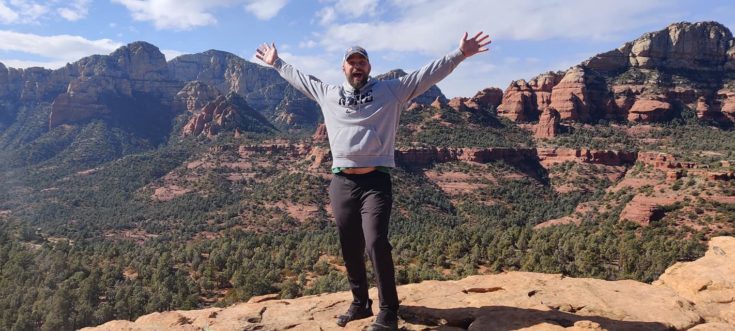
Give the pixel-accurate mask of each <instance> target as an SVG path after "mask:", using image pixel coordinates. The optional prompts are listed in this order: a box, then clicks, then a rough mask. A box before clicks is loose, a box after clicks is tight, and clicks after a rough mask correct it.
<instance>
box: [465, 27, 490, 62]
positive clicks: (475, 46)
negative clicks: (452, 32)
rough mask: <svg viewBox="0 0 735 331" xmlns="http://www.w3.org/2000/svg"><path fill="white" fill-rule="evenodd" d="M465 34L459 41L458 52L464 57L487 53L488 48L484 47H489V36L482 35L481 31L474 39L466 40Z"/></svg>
mask: <svg viewBox="0 0 735 331" xmlns="http://www.w3.org/2000/svg"><path fill="white" fill-rule="evenodd" d="M467 36H468V35H467V32H465V33H464V36H463V37H462V39H460V40H459V50H460V51H462V54H464V56H466V57H470V56H472V55H475V54H477V53H482V52H487V51H488V48H487V47H485V46H487V45H490V43H491V42H492V41H491V40H490V39H489V38H490V36H489V35H487V34H484V33H483V32H482V31H480V32H478V33H477V34H476V35H475V36H474V37H472V38H470V39H467Z"/></svg>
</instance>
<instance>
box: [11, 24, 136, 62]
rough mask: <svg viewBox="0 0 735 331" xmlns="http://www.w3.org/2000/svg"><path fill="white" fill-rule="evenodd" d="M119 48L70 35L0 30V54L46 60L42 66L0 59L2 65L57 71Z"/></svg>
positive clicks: (112, 43)
mask: <svg viewBox="0 0 735 331" xmlns="http://www.w3.org/2000/svg"><path fill="white" fill-rule="evenodd" d="M120 46H122V44H121V43H119V42H116V41H113V40H110V39H98V40H89V39H85V38H83V37H80V36H72V35H55V36H40V35H35V34H28V33H18V32H13V31H7V30H0V51H5V52H22V53H27V54H33V55H36V56H40V57H43V58H46V59H49V60H48V61H46V62H43V61H26V60H13V59H9V60H6V59H0V62H4V63H6V64H8V63H15V64H16V65H21V64H22V63H27V64H25V65H28V64H30V65H33V66H45V67H49V68H58V67H60V66H63V65H64V64H66V63H67V62H74V61H77V60H79V59H80V58H82V57H85V56H89V55H91V54H109V53H111V52H112V51H114V50H115V49H117V48H118V47H120ZM41 64H45V65H41Z"/></svg>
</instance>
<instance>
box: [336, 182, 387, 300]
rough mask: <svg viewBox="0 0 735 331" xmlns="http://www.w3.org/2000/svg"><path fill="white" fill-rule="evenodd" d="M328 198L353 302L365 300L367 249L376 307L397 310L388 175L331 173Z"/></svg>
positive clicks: (366, 298)
mask: <svg viewBox="0 0 735 331" xmlns="http://www.w3.org/2000/svg"><path fill="white" fill-rule="evenodd" d="M329 198H330V200H331V204H332V211H333V213H334V218H335V219H336V221H337V229H338V231H339V242H340V245H341V247H342V257H343V258H344V261H345V267H347V278H348V280H349V282H350V288H351V290H352V296H353V298H354V301H353V304H356V305H364V304H366V303H367V300H368V282H367V274H366V271H365V257H364V256H365V255H364V253H365V252H367V255H368V256H369V257H370V261H372V263H373V270H374V271H375V278H376V281H377V283H378V295H379V296H380V308H381V309H391V310H397V309H398V294H397V293H396V280H395V269H394V267H393V257H392V256H391V249H392V247H391V245H390V243H389V242H388V223H389V222H390V212H391V208H392V206H393V192H392V184H391V179H390V174H387V173H383V172H380V171H373V172H371V173H368V174H364V175H349V174H343V173H339V174H335V175H334V177H333V178H332V183H331V184H330V185H329Z"/></svg>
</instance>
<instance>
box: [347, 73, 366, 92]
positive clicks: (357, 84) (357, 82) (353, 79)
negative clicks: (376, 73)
mask: <svg viewBox="0 0 735 331" xmlns="http://www.w3.org/2000/svg"><path fill="white" fill-rule="evenodd" d="M367 81H368V75H367V73H365V72H353V73H352V74H350V75H347V82H348V83H350V85H351V86H352V87H353V88H355V89H359V88H361V87H363V86H365V84H367Z"/></svg>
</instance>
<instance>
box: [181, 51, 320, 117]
mask: <svg viewBox="0 0 735 331" xmlns="http://www.w3.org/2000/svg"><path fill="white" fill-rule="evenodd" d="M168 68H169V70H170V71H171V74H172V75H173V77H174V78H176V79H177V80H180V81H194V80H196V81H200V82H203V83H206V84H208V85H210V86H213V87H215V88H216V89H218V90H219V91H220V92H221V93H228V92H236V93H238V94H240V95H241V96H243V97H244V98H245V100H246V101H247V103H248V104H249V105H250V106H251V107H253V108H254V109H256V110H259V111H262V112H264V113H267V114H268V115H270V116H272V117H273V118H274V119H275V120H276V121H278V122H280V123H284V124H289V125H296V124H300V125H315V124H316V122H317V120H318V119H319V116H320V114H319V108H318V106H317V104H316V103H315V102H314V101H312V100H311V99H309V98H307V97H306V96H304V95H303V94H302V93H301V92H298V91H296V89H294V88H293V87H291V85H289V84H288V83H286V81H285V80H283V79H282V78H281V77H280V76H279V75H278V73H277V72H276V71H275V70H273V69H270V68H267V67H264V66H260V65H257V64H254V63H251V62H248V61H245V60H244V59H242V58H240V57H239V56H237V55H234V54H231V53H227V52H223V51H217V50H209V51H206V52H203V53H197V54H187V55H181V56H179V57H177V58H175V59H173V60H171V61H169V63H168Z"/></svg>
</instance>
